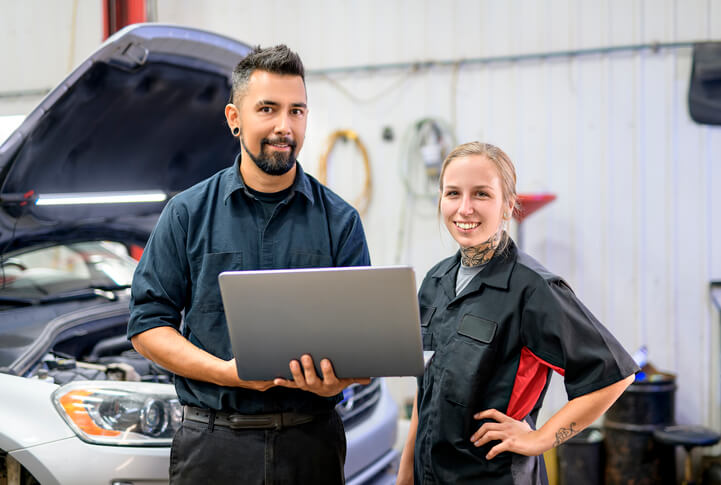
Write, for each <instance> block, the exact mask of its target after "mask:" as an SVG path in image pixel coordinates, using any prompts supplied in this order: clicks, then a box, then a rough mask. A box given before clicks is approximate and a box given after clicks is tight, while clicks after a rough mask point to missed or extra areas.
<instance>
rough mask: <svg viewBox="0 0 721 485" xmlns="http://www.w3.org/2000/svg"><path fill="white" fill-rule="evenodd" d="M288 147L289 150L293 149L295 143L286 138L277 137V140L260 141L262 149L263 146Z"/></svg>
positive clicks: (264, 139)
mask: <svg viewBox="0 0 721 485" xmlns="http://www.w3.org/2000/svg"><path fill="white" fill-rule="evenodd" d="M278 144H283V145H288V146H289V147H290V148H292V149H295V147H296V145H297V143H296V142H295V141H294V140H293V139H292V138H289V137H287V136H279V137H277V138H263V139H262V140H260V147H261V149H262V148H263V146H264V145H278Z"/></svg>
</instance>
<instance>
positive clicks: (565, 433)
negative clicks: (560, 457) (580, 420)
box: [553, 422, 578, 447]
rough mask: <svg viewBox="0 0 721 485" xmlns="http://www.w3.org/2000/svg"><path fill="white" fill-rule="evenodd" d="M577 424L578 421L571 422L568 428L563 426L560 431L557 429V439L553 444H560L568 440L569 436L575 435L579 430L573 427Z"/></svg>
mask: <svg viewBox="0 0 721 485" xmlns="http://www.w3.org/2000/svg"><path fill="white" fill-rule="evenodd" d="M574 426H576V423H575V422H574V423H571V424H570V425H569V426H568V428H561V429H559V430H558V431H556V441H555V443H553V446H554V447H555V446H558V445H560V444H561V443H563V442H564V441H566V440H567V439H568V438H570V437H571V436H573V435H574V434H575V433H577V432H578V431H577V430H575V429H573V427H574Z"/></svg>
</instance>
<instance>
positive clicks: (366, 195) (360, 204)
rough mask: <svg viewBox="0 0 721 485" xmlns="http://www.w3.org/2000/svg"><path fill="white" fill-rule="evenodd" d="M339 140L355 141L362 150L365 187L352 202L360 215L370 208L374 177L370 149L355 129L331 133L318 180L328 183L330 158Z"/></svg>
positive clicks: (321, 158)
mask: <svg viewBox="0 0 721 485" xmlns="http://www.w3.org/2000/svg"><path fill="white" fill-rule="evenodd" d="M338 140H343V141H352V142H354V143H355V145H356V147H357V148H358V151H360V153H361V155H362V156H363V167H364V168H365V178H364V180H363V189H362V191H361V194H360V195H359V196H358V197H357V198H356V199H355V200H353V202H352V204H353V207H355V208H356V209H357V210H358V212H359V213H360V215H361V216H363V215H365V213H366V211H367V210H368V205H369V204H370V201H371V195H372V192H373V179H372V176H371V164H370V159H369V158H368V150H366V147H365V145H364V144H363V142H362V141H361V140H360V137H359V136H358V133H356V132H355V131H353V130H338V131H334V132H333V133H331V134H330V136H329V137H328V140H327V141H326V145H325V148H324V149H323V153H322V154H321V156H320V161H319V162H318V180H320V183H322V184H323V185H328V159H329V158H330V154H331V152H332V151H333V147H334V146H335V144H336V142H337V141H338Z"/></svg>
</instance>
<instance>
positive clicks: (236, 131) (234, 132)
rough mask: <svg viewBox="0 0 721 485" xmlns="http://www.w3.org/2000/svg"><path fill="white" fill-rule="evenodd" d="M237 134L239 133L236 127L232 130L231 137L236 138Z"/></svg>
mask: <svg viewBox="0 0 721 485" xmlns="http://www.w3.org/2000/svg"><path fill="white" fill-rule="evenodd" d="M239 133H240V128H238V127H237V126H236V127H235V128H233V136H238V134H239Z"/></svg>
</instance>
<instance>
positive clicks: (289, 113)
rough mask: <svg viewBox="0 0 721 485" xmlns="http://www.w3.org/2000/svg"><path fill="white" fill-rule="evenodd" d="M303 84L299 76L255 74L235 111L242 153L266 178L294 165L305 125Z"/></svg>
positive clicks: (301, 145) (260, 72) (279, 173)
mask: <svg viewBox="0 0 721 485" xmlns="http://www.w3.org/2000/svg"><path fill="white" fill-rule="evenodd" d="M306 102H307V99H306V94H305V85H304V84H303V79H302V78H301V77H300V76H293V75H282V74H273V73H270V72H266V71H255V72H254V73H253V74H251V76H250V79H249V80H248V85H247V89H246V92H245V94H244V95H242V97H241V99H240V102H239V104H240V105H239V106H238V110H239V121H240V126H239V127H240V142H241V144H242V146H243V151H244V152H245V154H247V155H248V156H249V157H250V158H251V159H252V160H253V161H254V162H255V164H256V165H257V166H258V167H259V168H260V169H261V170H262V171H263V172H265V173H267V174H269V175H283V174H285V173H287V172H288V171H289V170H290V169H292V168H293V167H294V166H295V160H296V157H297V155H298V153H299V152H300V149H301V148H302V147H303V140H304V139H305V127H306V123H307V114H308V107H307V104H306Z"/></svg>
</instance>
